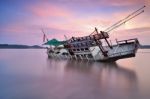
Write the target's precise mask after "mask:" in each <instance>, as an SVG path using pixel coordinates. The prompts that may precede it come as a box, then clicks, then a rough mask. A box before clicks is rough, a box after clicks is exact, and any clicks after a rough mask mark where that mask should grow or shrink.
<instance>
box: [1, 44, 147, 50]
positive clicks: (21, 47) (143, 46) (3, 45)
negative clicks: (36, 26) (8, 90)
mask: <svg viewBox="0 0 150 99" xmlns="http://www.w3.org/2000/svg"><path fill="white" fill-rule="evenodd" d="M29 48H30V49H44V48H45V47H41V46H38V45H33V46H29V45H17V44H0V49H29ZM140 49H150V45H140Z"/></svg>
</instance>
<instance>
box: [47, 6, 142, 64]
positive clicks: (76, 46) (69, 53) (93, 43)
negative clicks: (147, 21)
mask: <svg viewBox="0 0 150 99" xmlns="http://www.w3.org/2000/svg"><path fill="white" fill-rule="evenodd" d="M144 7H145V6H144ZM144 7H142V8H140V9H138V10H136V11H135V12H133V13H131V14H130V15H129V16H127V17H126V18H125V19H122V20H120V21H119V22H117V23H115V24H113V25H112V26H111V27H109V28H107V29H106V30H105V31H100V32H99V31H98V29H97V28H95V30H94V32H92V33H91V34H90V35H88V36H84V37H72V38H70V39H66V40H65V41H63V42H60V41H57V40H51V41H49V45H55V47H50V48H48V49H47V54H48V56H49V57H51V58H67V59H76V60H95V61H116V60H118V59H122V58H129V57H134V56H135V55H136V52H137V49H138V47H139V41H138V39H137V38H134V39H127V40H121V41H118V40H116V43H115V44H112V43H110V41H108V39H109V32H110V31H112V30H113V29H115V28H117V27H119V26H121V25H122V24H124V23H125V22H127V21H129V20H131V19H133V18H134V17H136V16H138V15H139V14H141V13H143V12H144V10H143V8H144ZM59 45H61V46H59Z"/></svg>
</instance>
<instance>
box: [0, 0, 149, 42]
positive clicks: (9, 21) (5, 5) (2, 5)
mask: <svg viewBox="0 0 150 99" xmlns="http://www.w3.org/2000/svg"><path fill="white" fill-rule="evenodd" d="M143 5H146V8H145V12H144V13H143V14H141V15H139V16H138V17H136V18H135V19H133V20H131V21H129V22H127V23H126V24H124V25H122V26H121V27H120V28H117V29H115V30H114V31H112V34H111V36H112V37H111V39H115V38H120V39H123V38H130V37H134V38H136V37H137V38H139V41H140V42H141V43H143V44H149V42H150V40H149V37H150V18H149V16H150V2H149V0H123V1H122V0H30V1H27V0H1V1H0V11H1V17H0V43H2V44H3V43H15V44H29V45H32V44H42V36H43V34H42V32H41V28H43V29H44V31H45V33H46V34H47V36H48V38H49V39H52V38H56V39H60V40H64V35H66V36H67V37H68V38H70V37H72V36H84V35H89V34H90V33H91V32H92V31H93V30H94V28H95V27H97V28H98V29H99V31H100V30H104V29H106V28H107V27H109V26H111V25H112V24H113V23H115V22H117V21H119V20H120V19H122V18H124V17H126V16H127V15H128V14H130V13H131V12H133V11H135V10H136V9H138V8H140V7H142V6H143Z"/></svg>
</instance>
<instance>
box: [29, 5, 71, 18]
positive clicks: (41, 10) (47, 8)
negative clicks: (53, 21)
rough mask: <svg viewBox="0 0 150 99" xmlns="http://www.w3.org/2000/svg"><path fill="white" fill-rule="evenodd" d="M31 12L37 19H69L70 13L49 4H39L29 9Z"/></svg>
mask: <svg viewBox="0 0 150 99" xmlns="http://www.w3.org/2000/svg"><path fill="white" fill-rule="evenodd" d="M29 9H30V10H31V12H32V13H33V14H35V15H36V16H39V17H63V18H65V17H70V16H71V14H72V13H71V11H69V10H66V9H65V8H62V7H61V6H56V5H53V4H50V3H39V4H36V5H32V6H30V7H29Z"/></svg>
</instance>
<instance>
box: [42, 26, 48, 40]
mask: <svg viewBox="0 0 150 99" xmlns="http://www.w3.org/2000/svg"><path fill="white" fill-rule="evenodd" d="M41 31H42V33H43V35H44V37H43V41H44V39H45V38H46V40H47V41H48V38H47V36H46V34H45V32H44V29H43V28H42V29H41Z"/></svg>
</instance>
